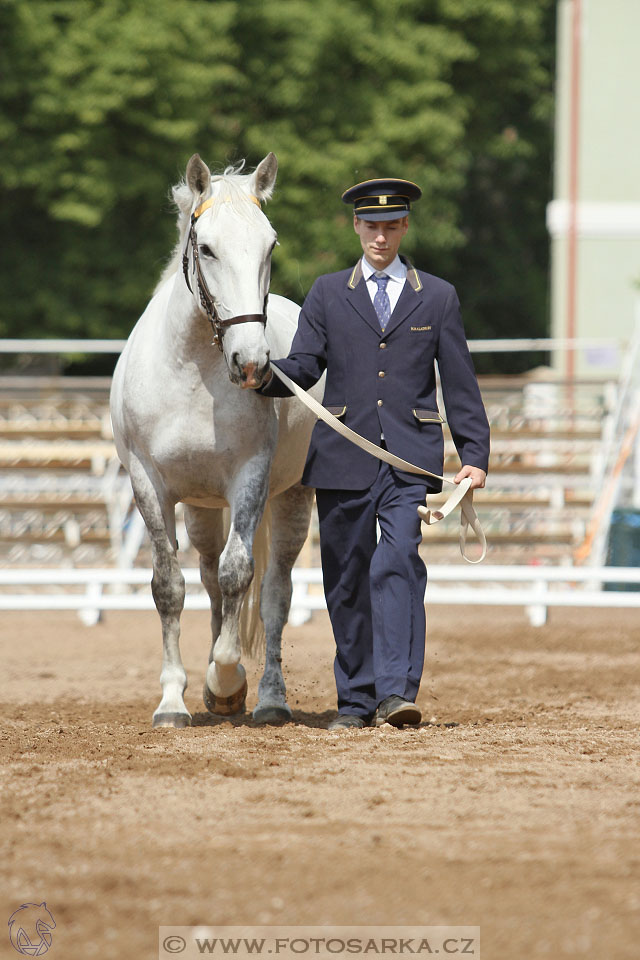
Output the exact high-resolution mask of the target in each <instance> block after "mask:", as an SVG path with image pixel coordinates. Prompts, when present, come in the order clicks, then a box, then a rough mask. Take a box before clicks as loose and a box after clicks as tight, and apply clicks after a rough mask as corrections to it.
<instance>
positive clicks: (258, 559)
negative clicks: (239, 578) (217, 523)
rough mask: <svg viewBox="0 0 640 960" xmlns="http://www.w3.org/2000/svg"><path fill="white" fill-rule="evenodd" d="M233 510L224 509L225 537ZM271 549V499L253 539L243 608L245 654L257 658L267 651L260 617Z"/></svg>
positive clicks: (241, 635)
mask: <svg viewBox="0 0 640 960" xmlns="http://www.w3.org/2000/svg"><path fill="white" fill-rule="evenodd" d="M230 523H231V511H230V510H228V509H226V510H225V511H224V527H225V530H224V537H225V540H227V538H228V536H229V526H230ZM270 552H271V507H270V506H269V502H268V501H267V504H266V506H265V508H264V513H263V514H262V520H261V521H260V523H259V524H258V529H257V530H256V533H255V536H254V538H253V563H254V568H253V580H252V581H251V586H250V587H249V589H248V590H247V594H246V596H245V598H244V603H243V604H242V610H241V611H240V625H239V631H240V648H241V650H242V652H243V653H244V654H246V655H247V656H250V657H255V656H258V655H259V654H261V653H262V652H263V651H264V647H265V635H264V624H263V622H262V618H261V616H260V589H261V587H262V581H263V579H264V575H265V572H266V569H267V564H268V563H269V554H270Z"/></svg>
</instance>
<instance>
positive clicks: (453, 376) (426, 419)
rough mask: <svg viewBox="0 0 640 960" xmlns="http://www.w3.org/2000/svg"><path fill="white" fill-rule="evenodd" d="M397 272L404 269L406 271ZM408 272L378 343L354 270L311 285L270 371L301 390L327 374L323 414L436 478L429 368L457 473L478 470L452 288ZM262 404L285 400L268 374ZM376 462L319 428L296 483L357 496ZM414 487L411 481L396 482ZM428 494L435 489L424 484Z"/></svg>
mask: <svg viewBox="0 0 640 960" xmlns="http://www.w3.org/2000/svg"><path fill="white" fill-rule="evenodd" d="M405 262H406V261H405ZM407 266H408V273H407V279H406V281H405V284H404V287H403V289H402V293H401V294H400V298H399V300H398V303H397V304H396V306H395V309H394V310H393V313H392V314H391V318H390V320H389V322H388V324H387V327H386V330H385V331H384V333H383V332H382V331H381V329H380V324H379V322H378V317H377V315H376V312H375V308H374V306H373V303H372V302H371V297H370V296H369V293H368V291H367V289H366V281H365V280H364V278H363V276H362V267H361V263H360V261H359V262H358V264H357V265H356V267H355V268H353V269H350V270H342V271H340V272H338V273H330V274H326V275H324V276H321V277H319V278H318V279H317V280H316V282H315V283H314V285H313V287H312V288H311V290H310V291H309V294H308V296H307V297H306V299H305V301H304V305H303V307H302V310H301V312H300V319H299V321H298V331H297V333H296V335H295V337H294V340H293V343H292V345H291V350H290V352H289V356H288V357H287V358H286V359H283V360H277V361H275V363H276V366H278V367H279V368H280V369H281V370H283V372H284V373H286V374H287V375H288V376H289V377H290V378H291V379H292V380H293V381H294V382H295V383H298V384H299V385H300V386H301V387H303V388H304V389H305V390H308V389H309V387H311V386H312V385H313V384H314V383H315V382H316V381H317V380H319V379H320V377H321V376H322V373H323V371H324V370H325V368H326V371H327V382H326V388H325V392H324V406H325V407H326V408H327V409H328V410H329V411H330V412H331V413H333V414H335V415H336V416H340V418H341V419H342V421H343V422H344V423H346V425H347V426H348V427H351V429H352V430H355V431H356V433H359V434H360V435H361V436H363V437H366V439H367V440H370V441H372V442H373V443H376V444H380V437H381V434H382V435H384V439H385V443H386V446H387V449H388V450H389V451H390V452H391V453H395V454H396V455H397V456H399V457H402V458H403V459H404V460H408V461H410V462H411V463H414V464H416V465H417V466H420V467H424V468H425V469H427V470H430V471H431V472H432V473H437V474H442V470H443V446H444V444H443V433H442V417H441V415H440V413H439V411H438V406H437V401H436V375H435V369H434V361H436V360H437V361H438V368H439V370H440V378H441V383H442V394H443V399H444V404H445V408H446V415H447V421H448V423H449V427H450V429H451V434H452V436H453V440H454V442H455V445H456V449H457V451H458V454H459V456H460V460H461V462H462V464H469V465H471V466H475V467H480V468H481V469H482V470H485V471H486V470H487V467H488V460H489V424H488V422H487V417H486V414H485V410H484V406H483V403H482V399H481V396H480V390H479V388H478V382H477V380H476V375H475V371H474V369H473V363H472V360H471V356H470V354H469V348H468V347H467V342H466V339H465V335H464V329H463V327H462V321H461V319H460V305H459V303H458V297H457V295H456V291H455V289H454V287H452V286H451V284H450V283H447V282H446V281H444V280H440V279H439V278H438V277H434V276H432V275H431V274H428V273H423V272H422V271H419V270H415V269H414V268H413V267H411V265H409V264H408V265H407ZM260 392H261V393H262V394H263V395H264V396H269V397H282V396H290V392H289V390H288V389H287V388H286V387H285V386H284V384H282V383H281V381H280V380H278V379H277V377H276V375H275V374H274V375H273V377H272V379H271V381H270V382H269V383H268V384H267V385H266V386H265V387H262V388H261V390H260ZM378 466H379V463H378V460H376V459H375V458H374V457H372V456H371V454H369V453H366V452H365V451H364V450H360V449H359V448H358V447H356V446H355V445H354V444H352V443H350V442H349V441H348V440H346V439H344V437H341V436H339V434H337V433H336V432H335V431H334V430H332V429H331V428H330V427H329V426H327V424H325V423H323V422H322V421H321V420H319V421H318V422H317V424H316V426H315V428H314V430H313V434H312V436H311V442H310V445H309V452H308V455H307V462H306V465H305V469H304V474H303V478H302V483H303V484H305V485H306V486H309V487H321V488H325V489H334V490H363V489H365V488H366V487H369V486H370V485H371V484H372V483H373V482H374V480H375V478H376V475H377V473H378ZM400 475H401V476H403V477H405V478H406V479H409V477H411V479H412V480H413V481H415V480H417V479H420V478H418V477H416V476H415V475H413V474H407V473H404V474H403V473H400ZM424 482H425V485H427V486H428V487H429V489H431V490H440V489H441V487H442V483H441V481H438V480H434V479H430V478H424Z"/></svg>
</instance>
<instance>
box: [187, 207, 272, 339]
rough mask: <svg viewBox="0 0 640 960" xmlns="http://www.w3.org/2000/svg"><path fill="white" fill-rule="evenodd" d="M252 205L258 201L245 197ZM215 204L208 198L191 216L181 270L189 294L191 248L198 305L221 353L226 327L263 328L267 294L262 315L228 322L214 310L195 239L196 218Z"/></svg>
mask: <svg viewBox="0 0 640 960" xmlns="http://www.w3.org/2000/svg"><path fill="white" fill-rule="evenodd" d="M247 199H248V200H250V201H251V202H252V203H255V204H256V205H257V206H258V207H259V206H260V201H259V200H258V198H257V197H253V196H249V197H247ZM215 202H216V198H215V197H209V199H208V200H205V201H204V203H201V204H200V206H199V207H196V209H195V210H194V211H193V213H192V214H191V225H190V227H189V233H188V235H187V242H186V244H185V248H184V253H183V254H182V270H183V272H184V279H185V281H186V283H187V287H188V288H189V291H190V293H193V288H192V286H191V283H190V282H189V247H191V253H192V256H193V272H194V274H195V277H196V281H197V284H198V294H199V296H200V303H201V304H202V309H203V310H204V312H205V313H206V315H207V319H208V320H209V322H210V324H211V328H212V330H213V343H215V345H216V346H217V348H218V350H220V351H222V337H223V335H224V332H225V330H226V328H227V327H231V326H233V325H234V324H236V323H261V324H262V325H263V326H266V324H267V300H268V299H269V292H268V291H267V293H266V294H265V298H264V307H263V308H262V313H243V314H240V315H239V316H237V317H230V318H229V319H228V320H221V319H220V317H219V316H218V311H217V310H216V305H215V301H214V299H213V297H212V296H211V291H210V290H209V287H208V286H207V281H206V280H205V278H204V274H203V272H202V267H201V265H200V254H199V252H198V238H197V237H196V222H197V220H198V217H200V216H202V214H203V213H204V212H205V210H208V209H209V207H211V206H212V205H213V204H214V203H215ZM222 202H223V203H227V202H229V201H227V200H226V198H225V199H224V200H223V201H222Z"/></svg>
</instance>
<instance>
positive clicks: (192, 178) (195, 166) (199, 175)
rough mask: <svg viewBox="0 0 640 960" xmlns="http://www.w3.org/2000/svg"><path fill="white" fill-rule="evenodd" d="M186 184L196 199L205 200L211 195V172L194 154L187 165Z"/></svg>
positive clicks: (197, 154) (198, 156) (198, 155)
mask: <svg viewBox="0 0 640 960" xmlns="http://www.w3.org/2000/svg"><path fill="white" fill-rule="evenodd" d="M187 184H188V186H189V189H190V190H191V192H192V193H193V194H194V196H195V197H197V198H198V199H199V198H200V197H204V199H206V198H207V197H208V196H209V194H210V193H211V171H210V170H209V167H208V166H207V165H206V163H205V162H204V160H201V159H200V154H199V153H194V155H193V156H192V157H191V159H190V160H189V163H188V164H187Z"/></svg>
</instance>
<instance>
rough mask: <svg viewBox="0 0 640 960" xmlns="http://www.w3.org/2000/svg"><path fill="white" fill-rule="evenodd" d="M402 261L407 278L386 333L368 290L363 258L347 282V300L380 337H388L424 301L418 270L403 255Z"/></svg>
mask: <svg viewBox="0 0 640 960" xmlns="http://www.w3.org/2000/svg"><path fill="white" fill-rule="evenodd" d="M402 261H403V263H405V264H406V267H407V279H406V280H405V283H404V287H403V288H402V293H401V294H400V297H399V298H398V302H397V303H396V305H395V308H394V311H393V313H392V314H391V317H390V319H389V323H388V324H387V326H386V328H385V331H384V333H383V332H382V330H381V329H380V323H379V321H378V315H377V314H376V310H375V307H374V305H373V303H372V301H371V297H370V296H369V291H368V290H367V284H366V281H365V279H364V277H363V274H362V261H361V260H358V262H357V264H356V265H355V267H354V268H353V270H352V271H351V274H350V275H349V280H348V282H347V300H348V301H349V303H350V304H351V306H352V307H353V308H354V309H355V310H356V312H357V313H358V314H359V315H360V317H361V318H362V319H363V320H364V321H365V323H367V324H368V325H369V326H370V327H371V329H372V330H373V331H374V332H375V333H376V334H377V335H378V336H379V337H388V336H389V334H390V333H391V332H392V331H393V330H395V329H396V327H399V326H400V324H401V323H402V322H403V321H404V320H406V319H407V317H408V316H410V315H411V314H412V313H413V311H414V310H415V309H416V308H417V307H419V306H420V305H421V304H422V303H423V293H424V289H423V286H422V283H421V281H420V278H419V277H418V274H417V271H416V270H415V269H414V267H413V266H412V265H411V263H410V262H409V261H408V260H407V259H406V258H405V257H402Z"/></svg>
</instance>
